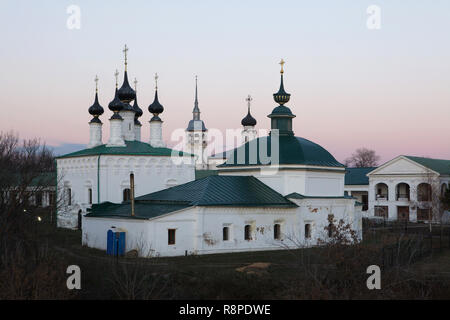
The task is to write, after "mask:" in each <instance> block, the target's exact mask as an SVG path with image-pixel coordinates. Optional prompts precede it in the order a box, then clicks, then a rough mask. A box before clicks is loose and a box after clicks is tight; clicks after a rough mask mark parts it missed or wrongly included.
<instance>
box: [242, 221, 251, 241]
mask: <svg viewBox="0 0 450 320" xmlns="http://www.w3.org/2000/svg"><path fill="white" fill-rule="evenodd" d="M244 239H245V240H252V228H251V226H250V225H249V224H247V225H245V228H244Z"/></svg>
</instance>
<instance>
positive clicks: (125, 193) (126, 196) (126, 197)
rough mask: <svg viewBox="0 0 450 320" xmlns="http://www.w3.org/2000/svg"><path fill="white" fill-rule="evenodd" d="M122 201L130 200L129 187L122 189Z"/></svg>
mask: <svg viewBox="0 0 450 320" xmlns="http://www.w3.org/2000/svg"><path fill="white" fill-rule="evenodd" d="M122 199H123V201H130V199H131V190H130V188H125V189H123V197H122Z"/></svg>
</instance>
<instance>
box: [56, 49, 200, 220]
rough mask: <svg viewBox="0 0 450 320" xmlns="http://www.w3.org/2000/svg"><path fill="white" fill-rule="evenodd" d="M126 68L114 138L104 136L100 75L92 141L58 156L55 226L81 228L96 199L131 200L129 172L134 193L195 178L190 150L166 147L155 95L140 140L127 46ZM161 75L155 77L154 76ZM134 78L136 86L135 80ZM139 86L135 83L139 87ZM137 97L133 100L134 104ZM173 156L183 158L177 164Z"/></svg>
mask: <svg viewBox="0 0 450 320" xmlns="http://www.w3.org/2000/svg"><path fill="white" fill-rule="evenodd" d="M124 52H125V72H124V80H123V84H122V86H121V87H120V89H119V88H118V81H117V80H118V79H117V76H118V72H117V71H116V74H115V76H116V89H115V95H114V99H113V100H112V101H111V102H110V103H109V109H110V110H111V111H112V112H113V114H112V116H111V118H110V119H109V121H110V130H111V131H110V137H109V140H108V141H107V142H103V139H102V125H103V124H102V122H101V120H100V116H101V115H102V114H103V112H104V109H103V107H102V106H101V105H100V103H99V99H98V87H97V83H98V78H96V92H95V100H94V104H93V105H92V106H91V107H90V108H89V113H90V114H91V115H92V116H93V117H92V119H91V121H90V122H89V128H90V140H89V144H88V145H87V148H86V149H84V150H81V151H77V152H73V153H70V154H66V155H63V156H60V157H58V158H57V159H56V164H57V169H56V170H57V186H56V189H57V201H58V203H57V225H58V226H59V227H64V228H81V225H82V216H83V215H84V214H85V213H86V210H87V209H88V208H90V207H91V206H92V204H94V203H102V202H113V203H121V202H122V201H128V200H130V197H131V196H132V194H131V186H130V175H133V176H134V194H135V195H136V196H140V195H144V194H147V193H150V192H154V191H158V190H162V189H165V188H168V187H171V186H175V185H178V184H182V183H185V182H189V181H192V180H194V178H195V165H194V162H193V161H192V160H193V159H192V155H190V154H186V153H183V152H181V151H175V150H172V149H169V148H166V147H165V146H164V142H163V140H162V120H161V119H160V117H159V115H160V114H161V113H162V112H163V111H164V108H163V106H162V105H161V104H160V102H159V100H158V87H157V85H156V89H155V98H154V101H153V103H152V104H150V106H149V107H148V110H149V112H150V113H151V114H152V115H153V117H152V118H151V120H150V128H149V129H150V141H148V142H143V141H141V127H142V125H141V123H140V121H139V118H140V117H141V116H142V115H143V112H142V110H141V108H140V107H139V105H138V102H137V96H136V91H135V90H133V89H132V88H131V87H130V85H129V82H128V74H127V58H126V53H127V48H126V47H125V50H124ZM155 80H157V76H156V77H155ZM136 83H137V82H136V81H135V85H136ZM135 89H136V87H135ZM132 101H134V103H133V105H131V104H130V103H131V102H132ZM173 157H180V158H182V159H183V161H182V162H181V161H180V162H181V163H175V162H174V161H173Z"/></svg>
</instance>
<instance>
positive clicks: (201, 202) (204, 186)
mask: <svg viewBox="0 0 450 320" xmlns="http://www.w3.org/2000/svg"><path fill="white" fill-rule="evenodd" d="M136 201H172V202H177V203H180V202H181V203H189V204H191V205H196V206H252V207H253V206H254V207H264V206H268V207H296V205H295V204H294V203H292V202H290V201H289V200H287V199H286V198H285V197H283V196H282V195H281V194H279V193H278V192H276V191H275V190H273V189H272V188H270V187H269V186H267V185H266V184H264V183H263V182H261V181H260V180H258V179H257V178H255V177H253V176H209V177H206V178H203V179H200V180H195V181H191V182H188V183H185V184H182V185H179V186H175V187H172V188H169V189H165V190H161V191H157V192H154V193H150V194H147V195H144V196H141V197H138V198H136Z"/></svg>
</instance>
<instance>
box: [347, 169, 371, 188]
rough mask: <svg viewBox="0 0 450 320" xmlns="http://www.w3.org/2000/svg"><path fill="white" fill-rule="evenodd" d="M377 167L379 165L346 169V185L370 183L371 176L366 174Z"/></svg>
mask: <svg viewBox="0 0 450 320" xmlns="http://www.w3.org/2000/svg"><path fill="white" fill-rule="evenodd" d="M376 168H377V167H364V168H347V169H345V185H346V186H347V185H369V177H368V176H366V174H368V173H369V172H370V171H372V170H375V169H376Z"/></svg>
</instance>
